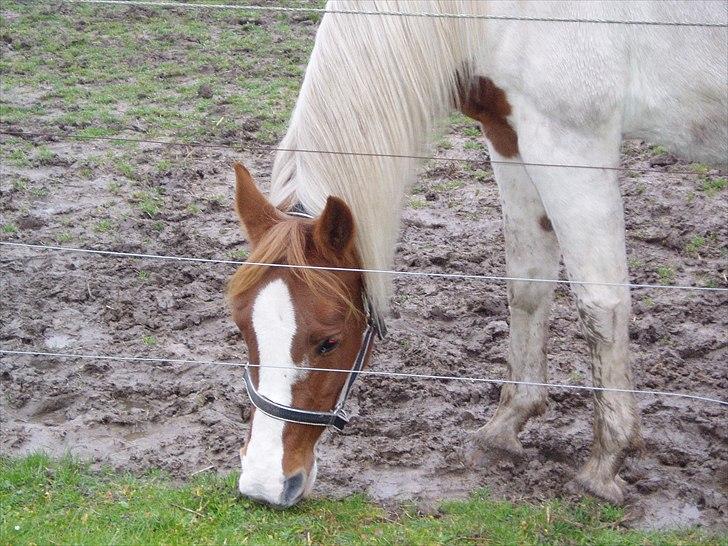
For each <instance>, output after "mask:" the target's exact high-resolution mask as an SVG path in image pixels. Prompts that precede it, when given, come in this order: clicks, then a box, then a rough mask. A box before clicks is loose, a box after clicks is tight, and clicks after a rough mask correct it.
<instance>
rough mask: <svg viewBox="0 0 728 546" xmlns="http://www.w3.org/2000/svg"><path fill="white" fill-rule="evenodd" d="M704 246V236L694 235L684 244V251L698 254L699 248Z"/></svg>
mask: <svg viewBox="0 0 728 546" xmlns="http://www.w3.org/2000/svg"><path fill="white" fill-rule="evenodd" d="M704 246H705V237H703V236H702V235H694V236H693V237H691V238H690V241H688V243H687V244H686V245H685V252H687V253H688V254H693V255H696V256H697V255H698V252H699V251H700V249H701V248H703V247H704Z"/></svg>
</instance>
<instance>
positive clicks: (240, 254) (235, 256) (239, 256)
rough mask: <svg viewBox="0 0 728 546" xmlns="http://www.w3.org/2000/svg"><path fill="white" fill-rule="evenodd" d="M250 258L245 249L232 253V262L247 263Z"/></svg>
mask: <svg viewBox="0 0 728 546" xmlns="http://www.w3.org/2000/svg"><path fill="white" fill-rule="evenodd" d="M248 256H250V253H249V252H248V251H247V250H245V249H244V248H240V249H238V250H232V251H230V259H231V260H240V261H245V260H247V259H248Z"/></svg>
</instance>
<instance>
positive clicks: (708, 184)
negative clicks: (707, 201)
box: [700, 176, 728, 197]
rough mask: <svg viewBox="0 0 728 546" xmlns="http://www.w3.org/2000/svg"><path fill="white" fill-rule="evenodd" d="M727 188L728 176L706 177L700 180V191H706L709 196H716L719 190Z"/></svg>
mask: <svg viewBox="0 0 728 546" xmlns="http://www.w3.org/2000/svg"><path fill="white" fill-rule="evenodd" d="M726 188H728V178H725V177H722V176H721V177H718V178H707V177H704V178H702V179H701V182H700V191H702V192H703V193H705V195H707V196H708V197H715V196H716V195H717V194H718V192H721V191H723V190H724V189H726Z"/></svg>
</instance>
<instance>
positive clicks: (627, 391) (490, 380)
mask: <svg viewBox="0 0 728 546" xmlns="http://www.w3.org/2000/svg"><path fill="white" fill-rule="evenodd" d="M0 354H6V355H15V356H43V357H48V358H71V359H87V360H113V361H125V362H147V363H162V362H167V363H171V364H192V365H200V366H226V367H233V368H245V367H246V366H249V367H252V368H268V369H276V370H303V371H312V372H331V373H346V374H348V373H351V370H350V369H348V370H347V369H343V368H317V367H313V366H286V365H272V364H265V365H261V364H251V363H249V362H248V363H245V364H242V363H236V362H227V361H223V360H188V359H181V358H153V357H136V356H107V355H92V354H77V353H51V352H44V351H15V350H8V349H0ZM359 373H360V374H361V375H373V376H381V377H394V378H398V379H422V380H431V381H467V382H470V383H492V384H496V385H523V386H528V387H546V388H552V389H567V390H585V391H592V392H614V393H621V394H638V395H649V396H672V397H675V398H687V399H690V400H700V401H702V402H709V403H715V404H719V405H722V406H728V401H726V400H721V399H719V398H711V397H708V396H702V395H697V394H685V393H679V392H670V391H655V390H641V389H619V388H613V387H593V386H589V385H569V384H566V383H541V382H537V381H515V380H512V379H493V378H487V377H469V376H461V375H435V374H423V373H408V372H388V371H380V370H361V371H360V372H359Z"/></svg>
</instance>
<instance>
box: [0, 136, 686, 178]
mask: <svg viewBox="0 0 728 546" xmlns="http://www.w3.org/2000/svg"><path fill="white" fill-rule="evenodd" d="M0 135H8V136H15V137H34V138H45V139H49V140H50V139H58V140H65V141H68V140H86V141H95V140H98V141H104V142H113V141H119V142H132V143H136V144H159V145H162V146H180V147H185V146H186V147H190V148H223V149H229V150H234V151H253V150H254V151H259V152H294V153H301V154H324V155H344V156H359V157H388V158H393V159H417V160H423V161H455V162H463V163H474V164H491V165H514V166H521V167H556V168H562V169H589V170H599V171H619V172H641V173H661V174H665V173H666V171H664V170H661V169H652V168H649V167H615V166H602V165H567V164H564V163H534V162H527V161H502V160H493V159H490V158H487V157H486V158H481V159H476V158H471V157H443V156H425V155H405V154H389V153H377V152H348V151H338V150H311V149H305V148H281V147H279V146H266V145H261V144H254V145H247V146H245V147H244V149H241V148H242V147H237V146H234V145H232V144H223V143H206V142H179V141H169V140H146V139H139V138H129V137H103V136H86V135H77V134H69V133H60V134H58V133H57V134H53V133H38V132H25V131H8V130H5V129H0ZM668 174H687V175H693V176H697V175H698V173H696V172H695V171H686V170H677V171H675V170H673V171H669V172H668Z"/></svg>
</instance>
